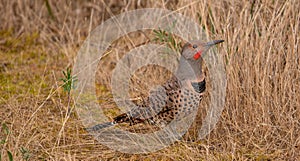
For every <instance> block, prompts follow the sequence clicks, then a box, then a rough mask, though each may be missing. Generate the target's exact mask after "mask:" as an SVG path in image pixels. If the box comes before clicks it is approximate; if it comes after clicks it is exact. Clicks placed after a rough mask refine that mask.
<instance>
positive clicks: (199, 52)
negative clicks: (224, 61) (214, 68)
mask: <svg viewBox="0 0 300 161" xmlns="http://www.w3.org/2000/svg"><path fill="white" fill-rule="evenodd" d="M201 54H202V52H201V51H198V52H197V53H196V54H195V55H194V59H195V60H198V59H199V58H200V57H201Z"/></svg>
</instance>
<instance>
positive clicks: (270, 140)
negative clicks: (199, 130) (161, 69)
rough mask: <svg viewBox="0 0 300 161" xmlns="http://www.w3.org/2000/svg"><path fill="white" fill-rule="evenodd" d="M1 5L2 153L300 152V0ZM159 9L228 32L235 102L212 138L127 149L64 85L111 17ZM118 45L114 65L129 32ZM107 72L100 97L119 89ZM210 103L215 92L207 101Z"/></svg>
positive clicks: (240, 155)
mask: <svg viewBox="0 0 300 161" xmlns="http://www.w3.org/2000/svg"><path fill="white" fill-rule="evenodd" d="M0 6H1V11H0V13H1V14H0V15H1V16H0V22H1V25H0V89H1V90H0V107H1V108H0V114H1V115H0V123H1V125H2V128H1V131H0V141H1V142H0V150H1V151H0V154H1V158H2V160H8V159H9V158H11V159H12V158H13V159H14V160H22V159H23V160H300V154H299V151H300V147H299V146H300V136H299V134H300V122H299V120H300V109H299V107H300V92H299V90H298V89H299V88H300V66H299V63H300V54H299V53H300V52H299V41H300V36H299V33H300V32H299V27H300V7H299V6H300V4H299V1H297V0H287V1H246V0H242V1H238V0H234V1H229V0H220V1H210V0H208V1H176V0H169V1H163V0H162V1H124V2H123V1H119V0H114V1H106V0H103V1H92V0H89V1H58V2H56V1H50V0H45V1H20V0H12V1H1V2H0ZM149 7H151V8H152V7H158V8H165V9H169V10H172V11H174V12H178V13H181V14H183V15H185V16H188V17H190V18H191V19H193V20H194V21H196V22H197V23H198V24H199V26H201V27H203V28H204V31H205V32H206V34H208V35H209V37H210V38H211V39H224V40H225V42H224V43H223V44H221V45H220V46H219V47H218V48H217V50H218V52H219V54H221V55H222V57H223V58H224V63H225V70H226V76H227V88H226V89H227V90H226V102H225V107H224V111H223V112H222V115H221V118H220V120H219V122H218V124H217V126H216V128H215V129H214V130H213V131H212V132H211V133H210V134H209V135H208V136H207V137H205V138H204V139H202V140H200V141H196V142H190V141H186V140H181V141H178V142H176V143H174V144H173V145H171V146H169V147H167V148H165V149H162V150H160V151H157V152H153V153H147V154H123V153H120V152H116V151H114V150H111V149H109V148H108V147H105V146H103V145H101V144H100V143H98V142H97V141H96V140H94V138H93V137H92V136H91V135H90V134H89V133H87V132H86V131H85V130H84V126H83V125H82V124H81V121H80V120H79V118H78V116H77V114H76V109H75V108H76V106H73V105H74V99H73V98H72V97H69V96H68V93H67V92H66V91H64V89H63V88H62V81H61V78H63V74H62V71H66V69H67V68H72V67H73V65H74V63H75V62H76V55H77V52H78V51H79V49H80V46H81V45H82V44H83V42H84V40H85V39H86V38H87V36H88V35H89V33H90V31H91V30H93V29H94V28H95V27H96V26H98V25H99V24H101V22H103V21H105V20H107V19H108V18H110V17H112V16H113V15H115V14H119V13H122V12H125V11H128V10H133V9H140V8H149ZM145 33H148V31H145ZM149 34H150V35H151V33H149ZM135 36H136V38H135ZM129 38H130V39H131V40H132V42H134V44H141V43H143V42H147V41H148V40H149V39H148V38H147V37H145V36H144V37H143V34H141V33H136V34H133V35H131V36H130V37H129ZM113 47H114V50H115V51H114V53H113V54H115V55H113V54H112V55H111V56H109V58H110V59H108V62H109V63H108V62H105V63H106V64H105V63H104V64H105V67H106V68H105V70H107V71H109V70H111V69H113V68H114V63H115V59H114V56H116V55H117V54H120V55H122V54H124V53H125V52H126V51H128V50H129V49H132V48H133V46H132V43H129V42H128V40H126V37H123V38H122V40H119V41H117V42H115V43H114V45H113ZM118 51H120V52H118ZM102 70H104V69H102ZM105 70H104V71H105ZM140 72H143V70H141V71H140ZM145 72H146V71H145ZM98 74H99V77H101V78H102V79H100V80H99V82H100V83H99V82H98V84H97V95H98V96H99V98H101V97H102V96H105V97H110V96H109V93H108V91H109V89H108V88H107V87H106V86H103V84H105V82H106V81H108V82H109V78H106V76H105V75H104V74H103V71H102V72H101V70H99V72H98ZM101 74H102V75H101ZM142 74H144V75H147V73H142ZM148 74H149V73H148ZM206 74H207V75H209V71H208V72H207V73H206ZM153 79H156V78H153ZM101 81H102V82H101ZM101 83H102V84H101ZM208 83H209V82H208ZM208 86H209V85H208ZM140 89H142V88H140ZM209 90H210V88H208V93H209ZM137 93H139V94H145V93H147V90H145V89H144V91H142V90H138V91H137ZM71 95H72V92H71ZM133 95H136V93H135V92H133ZM102 101H103V100H102ZM99 103H103V102H101V101H100V100H99ZM208 103H209V97H208V96H207V97H206V98H204V100H203V103H202V104H203V105H202V106H205V105H207V104H208ZM110 105H111V104H110ZM69 107H71V109H72V112H71V114H70V115H67V114H66V112H67V110H68V108H69ZM73 107H74V108H73ZM200 107H201V105H200ZM108 111H109V110H108ZM114 112H115V113H114ZM118 112H119V111H117V110H115V111H114V110H111V111H110V112H108V114H107V115H108V117H112V116H113V115H116V113H118ZM109 115H111V116H109ZM191 131H193V130H191ZM190 135H192V134H190ZM191 137H193V136H191Z"/></svg>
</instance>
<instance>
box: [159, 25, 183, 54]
mask: <svg viewBox="0 0 300 161" xmlns="http://www.w3.org/2000/svg"><path fill="white" fill-rule="evenodd" d="M175 24H176V21H174V22H173V23H172V26H171V27H170V28H169V29H167V30H166V31H165V30H162V29H161V28H158V30H153V32H154V37H155V38H154V39H153V40H154V41H156V42H160V43H163V44H166V45H167V46H168V47H169V48H171V49H172V50H174V51H176V52H178V53H179V52H180V51H181V45H180V44H181V41H180V40H176V39H175V37H174V35H172V33H171V31H172V28H174V27H175Z"/></svg>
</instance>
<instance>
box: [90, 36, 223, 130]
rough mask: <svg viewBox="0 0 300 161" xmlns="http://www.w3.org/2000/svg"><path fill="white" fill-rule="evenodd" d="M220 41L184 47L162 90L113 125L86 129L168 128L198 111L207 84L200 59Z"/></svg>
mask: <svg viewBox="0 0 300 161" xmlns="http://www.w3.org/2000/svg"><path fill="white" fill-rule="evenodd" d="M221 42H223V40H216V41H212V42H208V43H203V42H201V41H192V42H188V43H186V44H185V45H184V46H183V49H182V53H181V58H180V62H179V67H178V69H177V72H176V74H175V76H173V77H172V78H171V79H169V80H168V81H167V82H166V83H165V84H163V85H162V86H160V87H159V88H156V89H154V90H151V91H150V94H149V97H147V98H146V99H145V100H144V101H143V103H142V104H139V105H137V106H135V107H133V108H132V109H131V110H130V111H128V112H127V113H123V114H121V115H119V116H117V117H115V118H114V119H113V121H112V122H106V123H102V124H98V125H95V126H93V127H91V128H88V129H87V130H88V131H98V130H101V129H104V128H107V127H110V126H113V125H116V124H120V123H129V124H130V125H134V124H138V123H142V122H146V121H147V122H150V123H152V124H156V125H165V124H168V123H170V122H171V121H173V120H180V119H182V118H184V117H186V116H188V115H189V114H191V113H192V112H196V110H197V109H198V106H199V103H200V101H201V100H202V97H203V94H204V91H205V85H206V83H205V77H204V74H203V73H202V59H200V57H201V55H202V54H204V53H205V52H207V50H208V49H209V48H210V47H211V46H213V45H215V44H218V43H221Z"/></svg>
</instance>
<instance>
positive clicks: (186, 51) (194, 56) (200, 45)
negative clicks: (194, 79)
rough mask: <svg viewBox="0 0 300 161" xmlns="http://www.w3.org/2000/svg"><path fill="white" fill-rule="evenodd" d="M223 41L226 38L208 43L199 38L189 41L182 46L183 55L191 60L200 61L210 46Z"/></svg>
mask: <svg viewBox="0 0 300 161" xmlns="http://www.w3.org/2000/svg"><path fill="white" fill-rule="evenodd" d="M222 42H224V40H214V41H210V42H207V43H204V42H202V41H199V40H195V41H191V42H188V43H186V44H185V45H184V46H183V48H182V56H183V57H184V58H185V59H186V60H189V61H198V60H200V58H201V56H202V55H203V54H204V53H205V52H207V51H208V49H209V48H210V47H212V46H214V45H216V44H219V43H222Z"/></svg>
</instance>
